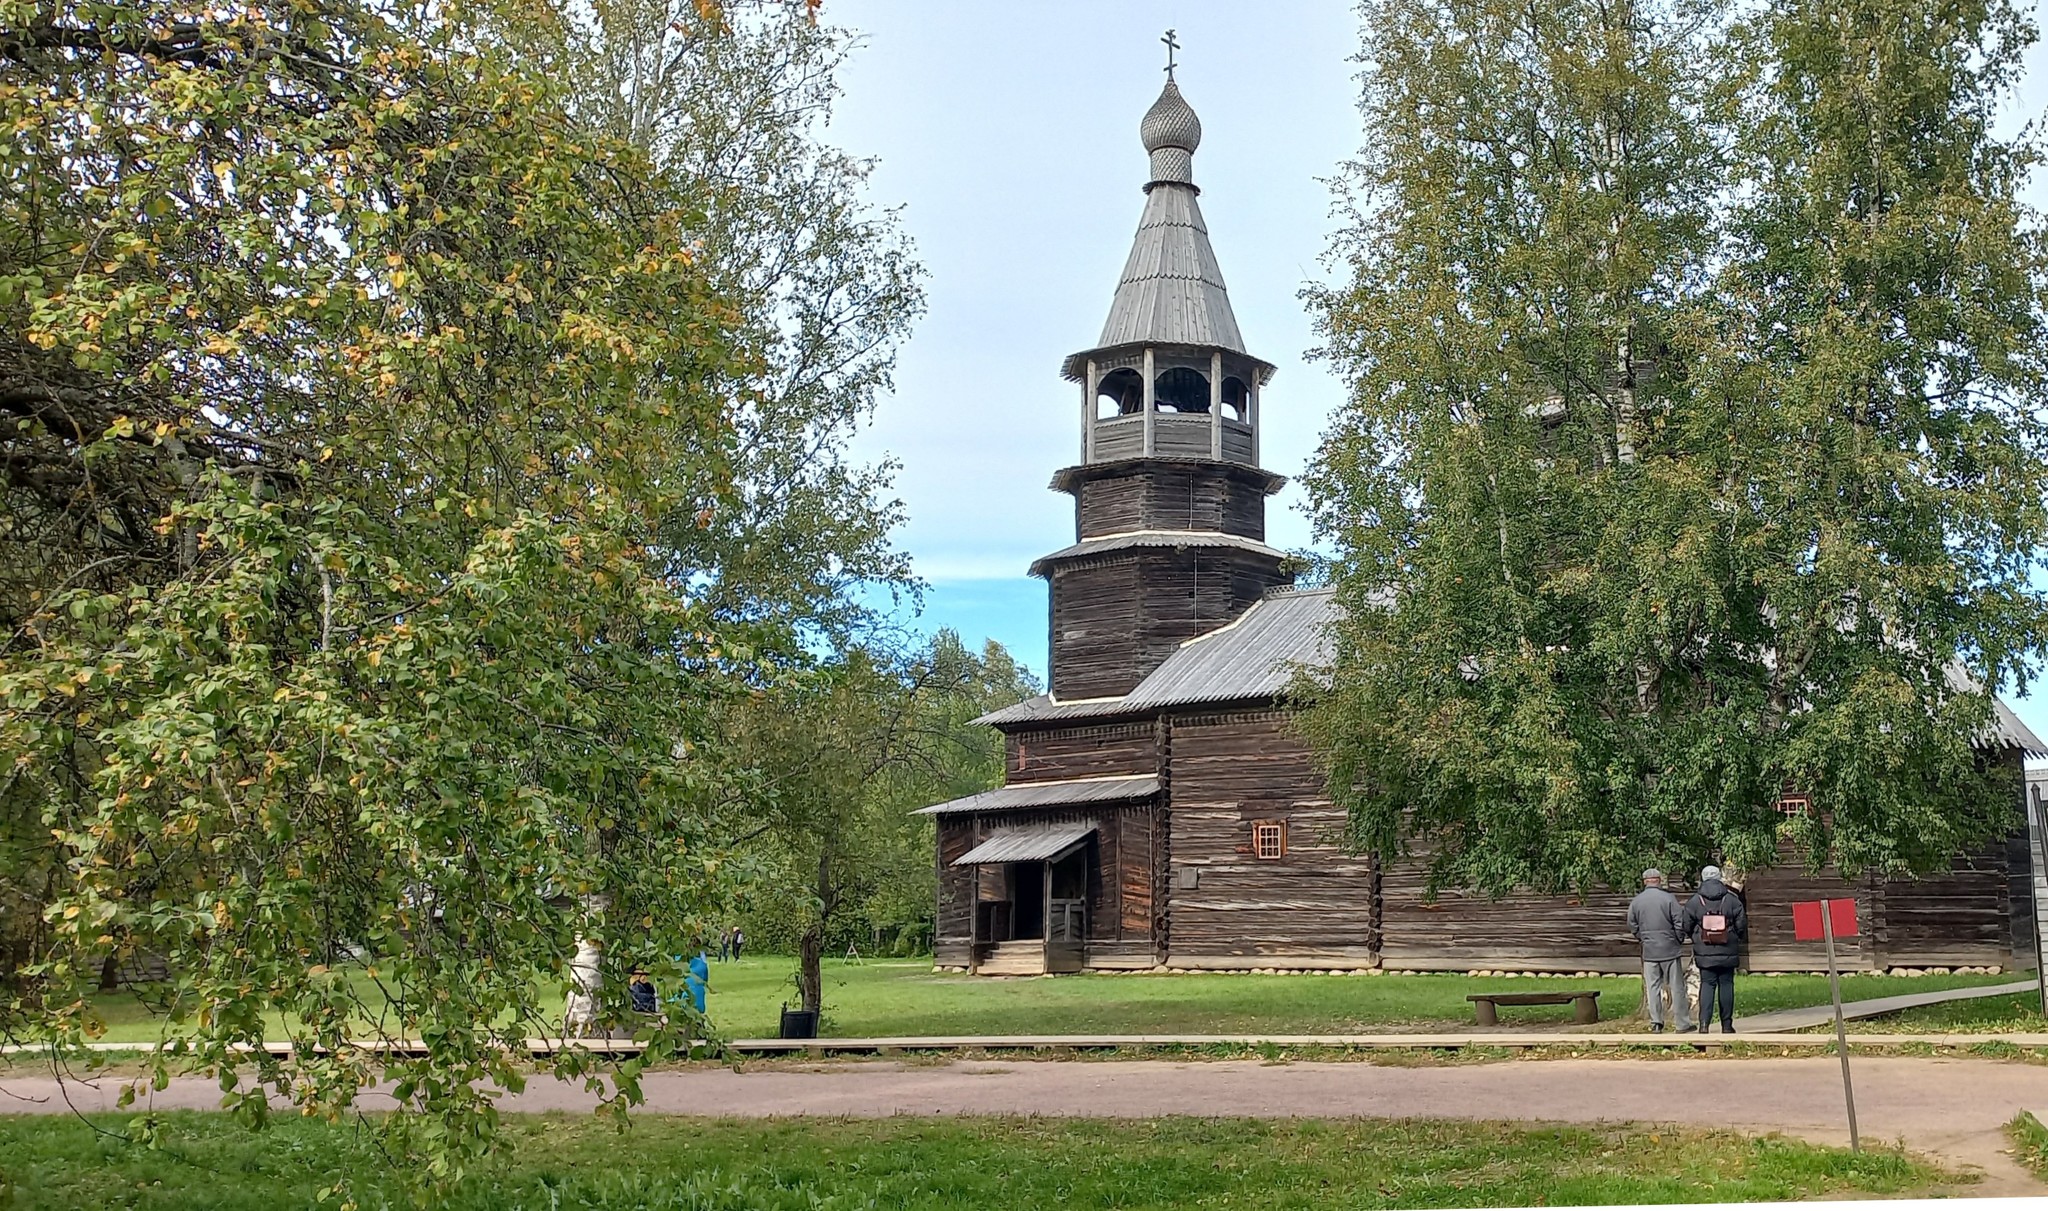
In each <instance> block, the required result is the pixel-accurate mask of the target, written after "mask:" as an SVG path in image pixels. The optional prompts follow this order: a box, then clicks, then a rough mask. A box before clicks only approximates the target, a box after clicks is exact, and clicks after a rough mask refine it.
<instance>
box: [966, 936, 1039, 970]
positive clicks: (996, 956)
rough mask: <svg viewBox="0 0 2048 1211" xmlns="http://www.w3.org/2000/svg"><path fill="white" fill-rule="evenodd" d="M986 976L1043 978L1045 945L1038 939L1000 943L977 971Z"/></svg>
mask: <svg viewBox="0 0 2048 1211" xmlns="http://www.w3.org/2000/svg"><path fill="white" fill-rule="evenodd" d="M975 974H977V975H984V976H1042V975H1044V974H1045V943H1043V942H1040V941H1038V940H1037V939H1035V938H1034V939H1029V940H1026V941H1021V942H998V943H996V945H995V947H994V948H993V949H992V950H991V951H990V952H989V956H988V957H987V958H986V959H983V960H982V961H981V966H980V967H978V968H977V969H976V971H975Z"/></svg>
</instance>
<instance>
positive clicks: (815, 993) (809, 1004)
mask: <svg viewBox="0 0 2048 1211" xmlns="http://www.w3.org/2000/svg"><path fill="white" fill-rule="evenodd" d="M832 840H833V838H831V837H829V836H828V837H827V838H826V839H825V845H824V848H823V849H821V850H820V851H819V853H818V884H817V889H816V890H817V893H818V918H817V920H816V921H814V922H812V924H811V925H810V926H809V927H808V928H806V929H805V930H804V932H803V936H802V937H800V938H798V939H797V943H796V990H797V995H798V996H800V997H802V998H803V1008H804V1009H807V1010H810V1011H812V1012H814V1013H815V1012H819V1011H820V1010H821V1008H822V1006H823V1005H824V1003H825V973H824V971H823V960H824V953H825V927H826V926H827V925H828V924H830V923H831V920H832V910H833V908H834V907H835V906H836V904H837V901H838V894H837V892H836V891H835V890H834V888H833V886H832Z"/></svg>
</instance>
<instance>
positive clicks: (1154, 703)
mask: <svg viewBox="0 0 2048 1211" xmlns="http://www.w3.org/2000/svg"><path fill="white" fill-rule="evenodd" d="M1337 615H1338V606H1337V599H1336V591H1335V590H1333V589H1273V590H1270V591H1268V592H1267V594H1266V596H1264V597H1262V598H1260V599H1259V600H1258V601H1257V602H1254V603H1253V604H1252V606H1251V608H1250V609H1248V610H1246V611H1245V612H1244V613H1242V614H1240V615H1238V616H1237V620H1236V621H1235V622H1232V623H1229V624H1228V625H1226V626H1221V627H1218V628H1216V629H1215V630H1213V631H1210V632H1208V633H1207V634H1204V635H1199V636H1196V637H1195V638H1193V639H1190V640H1188V641H1186V642H1185V643H1183V644H1181V646H1180V649H1179V650H1178V651H1176V652H1174V653H1173V655H1171V656H1168V657H1167V658H1166V662H1165V663H1164V664H1161V665H1160V666H1159V667H1158V668H1157V669H1154V670H1153V671H1152V674H1151V675H1150V676H1148V677H1146V678H1145V679H1144V680H1143V681H1141V682H1139V683H1138V684H1137V687H1136V688H1134V689H1133V690H1131V692H1130V693H1128V694H1125V695H1123V696H1122V697H1120V698H1089V699H1083V700H1080V701H1076V702H1061V701H1059V700H1058V699H1056V698H1053V697H1052V696H1051V695H1048V694H1040V695H1039V696H1037V697H1036V698H1028V699H1026V700H1025V701H1023V702H1020V703H1017V704H1016V705H1015V706H1008V707H1004V708H1003V709H1001V710H997V711H991V712H989V713H988V714H986V715H983V716H982V717H981V718H980V719H978V720H976V722H978V723H988V724H994V725H997V726H1001V725H1004V724H1016V723H1051V722H1058V721H1061V720H1069V719H1071V720H1075V721H1079V720H1083V719H1106V718H1114V717H1116V716H1119V715H1141V714H1150V713H1152V712H1155V711H1160V710H1167V709H1171V708H1175V707H1188V706H1200V705H1203V704H1207V703H1220V702H1246V701H1255V700H1263V699H1275V698H1279V697H1281V696H1283V695H1284V694H1285V693H1286V692H1287V687H1288V685H1289V684H1290V683H1291V682H1292V681H1293V679H1294V677H1295V675H1296V673H1298V672H1300V671H1301V670H1304V669H1306V670H1310V671H1315V670H1321V669H1326V668H1328V667H1329V664H1330V661H1331V658H1332V656H1333V653H1332V651H1331V646H1330V637H1329V628H1330V625H1331V624H1332V623H1333V622H1335V621H1336V619H1337ZM1949 682H1950V684H1951V685H1953V686H1954V687H1955V688H1957V689H1970V690H1975V689H1978V688H1981V687H1979V686H1978V685H1977V684H1976V682H1975V681H1974V680H1973V679H1972V678H1971V677H1969V675H1968V674H1966V673H1964V672H1963V671H1962V670H1961V669H1959V668H1952V669H1950V670H1949ZM1991 707H1992V722H1991V725H1990V726H1989V727H1987V728H1986V729H1985V731H1984V734H1983V735H1982V736H1980V737H1979V738H1978V739H1977V741H1976V743H1977V745H1978V747H1981V748H2016V749H2019V750H2020V751H2021V752H2023V753H2025V754H2027V755H2028V756H2034V757H2040V756H2048V744H2044V743H2043V742H2042V740H2041V738H2040V737H2039V736H2036V735H2035V734H2034V732H2033V729H2031V728H2029V727H2028V726H2027V725H2026V723H2025V722H2023V721H2022V720H2021V719H2020V717H2019V716H2018V715H2016V714H2014V713H2013V709H2012V707H2010V706H2008V705H2007V704H2006V702H2005V699H2003V698H2000V697H1998V696H1997V695H1996V694H1993V695H1992V696H1991Z"/></svg>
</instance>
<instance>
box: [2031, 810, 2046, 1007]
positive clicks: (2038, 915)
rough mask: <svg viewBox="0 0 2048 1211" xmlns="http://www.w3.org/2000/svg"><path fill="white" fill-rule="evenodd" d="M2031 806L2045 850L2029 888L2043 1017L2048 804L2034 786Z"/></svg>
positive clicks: (2041, 847)
mask: <svg viewBox="0 0 2048 1211" xmlns="http://www.w3.org/2000/svg"><path fill="white" fill-rule="evenodd" d="M2027 806H2028V807H2030V808H2031V809H2032V810H2031V811H2029V812H2028V813H2027V816H2028V819H2027V827H2028V829H2029V831H2031V832H2032V833H2033V834H2034V840H2035V842H2036V845H2035V848H2037V849H2039V850H2040V851H2041V856H2040V858H2039V861H2040V863H2041V865H2040V866H2038V867H2035V869H2034V878H2033V879H2032V880H2030V881H2029V882H2028V885H2027V890H2028V891H2029V892H2031V893H2033V894H2031V895H2029V896H2028V897H2027V898H2028V899H2029V900H2032V901H2036V903H2035V904H2034V981H2035V983H2037V984H2039V985H2040V986H2041V1016H2043V1017H2048V938H2044V937H2042V936H2041V935H2042V934H2043V933H2044V932H2048V930H2043V929H2042V928H2041V926H2042V924H2043V922H2048V913H2044V912H2042V911H2041V905H2040V904H2039V903H2038V899H2039V897H2040V894H2041V893H2040V892H2039V891H2038V890H2037V889H2038V888H2039V887H2040V886H2041V884H2042V881H2043V880H2048V804H2044V803H2042V802H2041V788H2040V787H2038V786H2030V787H2028V788H2027ZM2027 856H2028V858H2029V859H2030V861H2029V862H2028V863H2027V865H2029V866H2033V864H2034V863H2033V861H2032V860H2031V859H2033V855H2032V854H2029V855H2027Z"/></svg>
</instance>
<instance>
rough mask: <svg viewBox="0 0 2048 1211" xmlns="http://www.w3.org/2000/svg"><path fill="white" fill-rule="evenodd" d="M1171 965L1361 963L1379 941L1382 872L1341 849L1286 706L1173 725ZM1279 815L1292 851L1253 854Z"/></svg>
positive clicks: (1340, 829)
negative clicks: (1263, 827) (1264, 824)
mask: <svg viewBox="0 0 2048 1211" xmlns="http://www.w3.org/2000/svg"><path fill="white" fill-rule="evenodd" d="M1170 736H1171V741H1170V751H1169V761H1168V769H1169V776H1170V778H1171V801H1172V804H1173V808H1172V811H1171V812H1170V813H1169V821H1170V827H1171V837H1170V841H1169V853H1170V858H1169V867H1170V869H1169V872H1168V881H1167V886H1168V889H1169V890H1168V896H1169V899H1168V909H1167V925H1166V936H1167V941H1168V947H1167V955H1168V957H1167V963H1168V964H1169V965H1170V966H1177V967H1249V966H1285V967H1304V968H1307V967H1362V966H1369V965H1371V964H1372V962H1373V959H1374V954H1375V951H1376V949H1377V946H1378V942H1379V931H1378V927H1377V920H1376V913H1375V898H1376V895H1377V892H1378V868H1377V864H1376V863H1375V862H1374V860H1373V859H1372V857H1370V856H1369V855H1354V854H1350V853H1347V852H1345V848H1344V813H1343V812H1342V811H1341V810H1339V809H1338V808H1337V807H1336V806H1335V805H1333V804H1332V803H1331V802H1330V801H1329V799H1328V798H1327V797H1325V796H1324V794H1323V784H1322V778H1321V775H1320V773H1319V772H1318V771H1317V770H1316V768H1315V765H1314V762H1313V761H1312V760H1311V758H1310V755H1309V751H1308V747H1307V745H1306V743H1305V742H1304V741H1303V740H1302V739H1301V738H1300V737H1299V736H1298V735H1296V734H1295V732H1294V730H1293V727H1292V726H1291V724H1290V723H1289V721H1288V718H1287V716H1286V715H1285V714H1284V713H1283V712H1280V711H1274V710H1268V711H1256V712H1242V713H1227V714H1221V713H1219V714H1211V715H1190V716H1182V717H1176V718H1174V719H1173V720H1172V722H1171V725H1170ZM1262 820H1280V821H1284V822H1285V824H1286V827H1287V852H1286V854H1285V855H1284V856H1283V857H1281V858H1279V859H1264V858H1259V857H1256V856H1255V855H1254V854H1253V852H1252V825H1253V823H1254V822H1256V821H1262Z"/></svg>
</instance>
